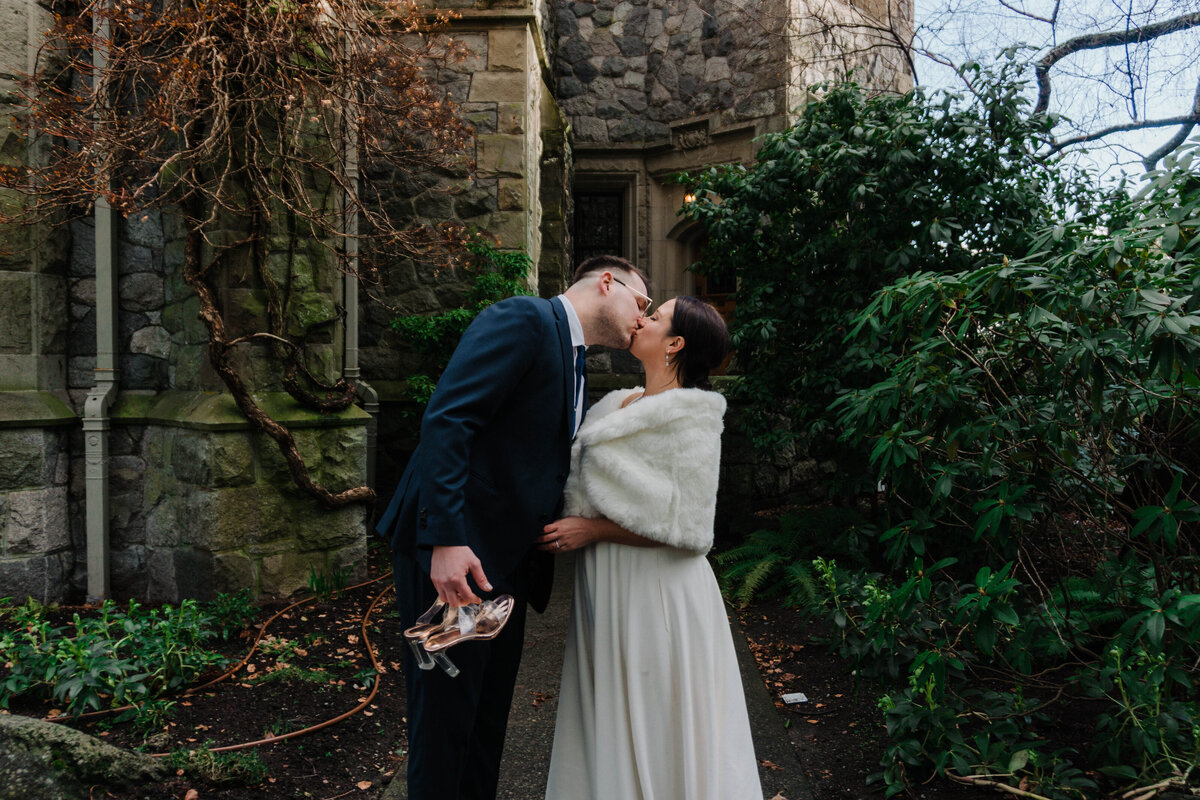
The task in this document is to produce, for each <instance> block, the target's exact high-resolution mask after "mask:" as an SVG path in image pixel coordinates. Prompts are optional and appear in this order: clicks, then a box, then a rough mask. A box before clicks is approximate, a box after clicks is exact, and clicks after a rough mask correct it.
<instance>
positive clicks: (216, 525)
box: [111, 391, 366, 602]
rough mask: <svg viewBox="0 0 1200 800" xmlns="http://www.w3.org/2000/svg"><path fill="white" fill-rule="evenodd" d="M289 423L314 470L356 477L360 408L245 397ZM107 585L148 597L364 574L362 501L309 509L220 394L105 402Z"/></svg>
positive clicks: (360, 458)
mask: <svg viewBox="0 0 1200 800" xmlns="http://www.w3.org/2000/svg"><path fill="white" fill-rule="evenodd" d="M257 397H258V399H259V401H260V402H261V403H263V404H264V407H265V408H266V410H268V412H269V413H271V415H272V416H273V417H275V418H276V419H278V420H279V421H281V422H283V423H284V424H286V425H287V426H288V427H289V428H290V429H291V430H292V431H293V433H294V435H295V437H296V440H297V445H298V447H299V450H300V453H301V455H302V456H303V457H304V459H305V462H306V463H307V464H309V465H310V468H311V471H312V475H313V478H314V480H316V481H318V482H320V483H322V484H324V485H326V486H329V487H333V488H335V489H338V488H345V487H347V486H352V485H356V484H358V483H361V482H362V476H363V475H364V474H365V472H366V428H365V425H364V422H365V418H366V414H365V413H364V412H362V411H361V410H358V409H356V408H355V409H351V410H349V411H346V412H342V413H340V414H336V415H332V416H329V415H319V414H316V413H315V412H305V411H303V410H301V409H300V408H298V407H297V406H296V405H295V404H294V403H293V402H291V400H290V398H287V397H286V396H283V395H278V394H261V395H257ZM113 418H114V422H115V423H117V424H118V427H117V428H116V432H115V434H114V441H113V465H114V472H113V476H112V490H113V494H114V497H113V506H114V509H115V510H116V514H115V517H114V520H113V539H112V541H111V547H112V553H113V570H112V572H113V584H114V586H115V587H119V590H118V591H117V592H116V594H118V596H120V595H133V596H137V597H145V598H148V599H150V600H151V601H156V602H168V601H177V600H178V599H180V598H182V597H200V598H205V599H208V598H211V597H212V596H213V595H214V594H215V593H216V592H220V591H232V590H234V589H238V588H242V587H250V588H252V589H254V590H255V592H256V594H260V595H262V596H266V597H287V596H288V595H291V594H292V593H294V592H296V591H297V590H301V589H304V588H305V587H306V586H307V584H308V579H309V574H310V571H315V572H317V573H319V574H332V573H333V572H334V571H341V572H343V573H344V574H345V575H347V576H348V577H349V578H351V579H358V578H361V577H363V576H364V575H365V568H366V539H365V536H364V529H363V525H364V514H365V509H364V508H363V507H362V506H350V507H347V508H344V509H340V510H337V511H326V510H324V509H321V508H320V507H319V506H318V505H317V503H316V501H315V500H313V499H312V498H311V497H309V496H308V495H306V494H304V493H303V492H302V491H301V490H300V489H299V488H297V487H296V486H295V485H294V484H293V482H292V479H291V476H290V474H289V473H288V469H287V464H286V463H285V461H284V459H283V456H282V455H281V454H280V452H279V450H278V448H277V447H276V445H275V442H274V440H272V439H270V438H269V437H267V436H266V435H265V434H262V433H259V432H257V431H253V430H251V429H250V426H249V425H248V423H247V422H246V421H245V419H244V418H243V417H242V416H241V413H240V412H239V411H238V410H237V408H236V407H235V406H234V404H233V401H232V398H231V397H230V396H229V395H227V394H215V393H213V394H206V393H197V392H181V391H170V392H164V393H160V394H155V395H135V394H127V395H124V396H123V397H122V399H121V402H119V403H118V404H117V406H116V407H115V408H114V410H113Z"/></svg>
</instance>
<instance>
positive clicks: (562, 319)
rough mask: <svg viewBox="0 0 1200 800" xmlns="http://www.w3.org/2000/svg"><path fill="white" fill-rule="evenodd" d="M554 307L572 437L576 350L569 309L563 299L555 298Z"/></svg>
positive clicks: (568, 431)
mask: <svg viewBox="0 0 1200 800" xmlns="http://www.w3.org/2000/svg"><path fill="white" fill-rule="evenodd" d="M550 305H551V307H552V308H553V309H554V326H555V330H557V331H558V347H559V350H560V353H561V359H562V387H563V403H564V404H565V408H564V409H563V411H564V413H563V420H564V424H565V425H566V435H567V438H568V439H570V438H571V434H572V433H573V432H574V430H575V351H574V349H572V347H571V326H570V324H569V323H568V322H567V310H566V309H565V308H563V305H562V301H561V300H559V299H558V298H555V299H554V300H552V301H551V303H550Z"/></svg>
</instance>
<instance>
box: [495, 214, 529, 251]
mask: <svg viewBox="0 0 1200 800" xmlns="http://www.w3.org/2000/svg"><path fill="white" fill-rule="evenodd" d="M528 222H529V220H528V219H527V218H526V216H525V214H523V213H517V212H514V211H497V212H496V213H495V214H492V216H491V218H490V219H489V220H488V222H487V225H486V226H484V229H485V230H486V231H487V232H488V233H490V234H492V235H493V236H495V237H496V238H497V239H499V240H500V245H501V246H502V247H505V248H517V247H525V246H526V245H527V244H528V242H526V241H525V237H526V231H527V225H528Z"/></svg>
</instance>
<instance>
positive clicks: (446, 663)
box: [425, 653, 459, 678]
mask: <svg viewBox="0 0 1200 800" xmlns="http://www.w3.org/2000/svg"><path fill="white" fill-rule="evenodd" d="M425 657H426V658H429V657H430V656H429V654H428V653H426V655H425ZM432 658H433V661H434V663H436V664H437V665H438V666H439V667H441V668H442V670H443V671H444V672H445V673H446V674H447V675H449V676H450V677H451V678H457V677H458V672H459V670H458V667H456V666H454V662H453V661H451V660H450V659H449V657H448V656H447V655H446V654H445V653H434V654H433V656H432Z"/></svg>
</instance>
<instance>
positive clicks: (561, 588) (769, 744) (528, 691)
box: [383, 555, 813, 800]
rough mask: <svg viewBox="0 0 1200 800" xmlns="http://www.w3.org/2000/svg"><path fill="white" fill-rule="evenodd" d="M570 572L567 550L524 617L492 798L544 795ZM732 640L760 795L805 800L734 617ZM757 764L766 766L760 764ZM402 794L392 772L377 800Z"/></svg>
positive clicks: (534, 799) (798, 772) (778, 720)
mask: <svg viewBox="0 0 1200 800" xmlns="http://www.w3.org/2000/svg"><path fill="white" fill-rule="evenodd" d="M574 571H575V565H574V559H573V558H572V557H571V556H569V555H568V556H560V557H559V560H558V564H557V565H556V566H555V580H554V593H553V595H552V596H551V598H550V607H549V608H548V609H546V613H545V614H536V613H532V612H531V613H530V614H529V622H528V624H527V625H526V628H525V654H524V656H522V659H521V671H520V673H519V674H518V675H517V686H516V691H515V692H514V693H513V705H512V714H511V716H510V717H509V721H508V739H507V744H506V745H505V751H504V762H503V765H502V766H501V769H500V790H499V793H498V795H497V797H498V798H499V800H542V798H543V795H544V792H545V788H546V774H547V773H548V771H549V769H550V745H551V743H552V742H553V741H554V717H555V714H556V713H557V709H558V682H559V678H560V676H561V673H562V658H563V642H564V641H565V639H566V632H567V619H568V618H569V616H570V612H571V595H572V589H573V576H574ZM733 639H734V643H735V645H736V646H737V650H738V661H739V662H740V664H741V667H742V685H743V686H744V688H745V691H746V705H747V708H748V709H749V712H750V727H751V729H752V731H753V733H754V749H755V752H756V754H757V756H758V759H759V764H760V768H759V772H760V775H761V777H762V786H763V792H764V797H765V798H766V800H810V798H812V796H813V795H812V790H811V788H810V784H809V781H808V778H807V777H806V775H805V773H804V770H803V769H802V767H801V764H800V762H799V761H798V760H797V758H796V753H795V750H794V749H793V748H792V743H791V740H790V738H789V737H788V732H787V730H786V729H784V727H783V719H782V717H781V716H780V715H779V712H778V711H777V710H776V709H775V704H774V702H773V700H772V698H771V697H770V696H769V695H768V693H767V689H766V687H765V686H764V685H763V682H762V680H761V678H760V677H759V673H758V669H757V667H756V666H755V664H754V657H753V656H752V655H751V654H750V649H749V647H748V646H747V645H746V638H745V636H743V635H742V632H741V630H740V628H738V627H737V626H736V622H735V627H734V636H733ZM764 762H769V763H770V764H772V765H773V766H772V767H765V766H762V764H763V763H764ZM407 795H408V793H407V791H406V789H405V786H404V776H403V774H400V775H398V776H397V778H396V780H393V781H392V783H391V785H389V786H388V788H387V790H386V791H385V792H384V794H383V800H407ZM613 800H623V799H622V798H613ZM673 800H687V798H682V797H681V798H675V799H673ZM738 800H740V799H738Z"/></svg>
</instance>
